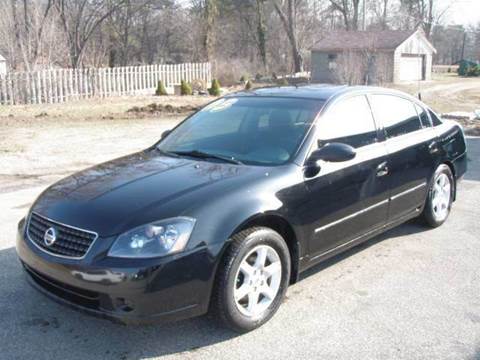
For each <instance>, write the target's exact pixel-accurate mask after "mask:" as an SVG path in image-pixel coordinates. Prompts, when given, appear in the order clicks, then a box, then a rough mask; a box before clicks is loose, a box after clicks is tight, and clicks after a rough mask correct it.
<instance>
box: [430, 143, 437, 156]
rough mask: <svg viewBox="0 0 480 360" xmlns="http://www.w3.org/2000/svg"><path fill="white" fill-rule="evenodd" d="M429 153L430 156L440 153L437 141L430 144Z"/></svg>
mask: <svg viewBox="0 0 480 360" xmlns="http://www.w3.org/2000/svg"><path fill="white" fill-rule="evenodd" d="M428 151H429V152H430V154H435V153H436V152H437V151H438V143H437V142H436V141H432V142H431V143H430V144H428Z"/></svg>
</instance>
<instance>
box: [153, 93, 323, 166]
mask: <svg viewBox="0 0 480 360" xmlns="http://www.w3.org/2000/svg"><path fill="white" fill-rule="evenodd" d="M322 105H323V103H322V102H320V101H318V100H309V99H295V98H279V97H277V98H268V97H238V98H223V99H220V100H218V101H215V102H213V103H211V104H210V105H208V106H206V107H205V108H203V109H202V110H201V111H199V112H198V113H196V114H195V115H193V116H192V117H190V118H189V119H188V120H186V121H185V122H183V123H182V124H181V125H180V126H178V127H177V128H176V129H174V130H173V131H172V132H171V133H170V134H169V135H168V136H167V137H166V138H165V139H163V140H162V141H161V142H160V143H159V144H158V145H157V147H158V149H159V150H161V151H163V152H166V153H176V154H177V155H180V156H188V155H189V154H190V155H193V156H198V155H199V154H201V155H202V156H203V157H207V155H209V154H210V155H213V156H214V157H216V158H217V159H221V158H222V157H223V158H225V159H227V158H228V159H232V160H235V161H238V162H241V163H245V164H257V165H280V164H284V163H286V162H288V161H289V160H290V159H291V158H292V156H293V155H294V154H295V152H296V150H297V148H298V147H299V146H300V144H301V142H302V139H303V138H304V136H305V133H306V132H307V130H308V129H309V128H310V125H311V123H312V121H313V120H314V118H315V115H316V114H317V112H318V111H319V110H320V108H321V106H322Z"/></svg>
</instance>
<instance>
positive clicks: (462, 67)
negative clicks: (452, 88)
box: [458, 60, 478, 76]
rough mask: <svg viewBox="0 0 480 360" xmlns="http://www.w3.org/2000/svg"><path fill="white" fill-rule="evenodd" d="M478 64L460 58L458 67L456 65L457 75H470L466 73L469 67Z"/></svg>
mask: <svg viewBox="0 0 480 360" xmlns="http://www.w3.org/2000/svg"><path fill="white" fill-rule="evenodd" d="M476 66H478V65H477V64H476V63H474V62H473V61H468V60H461V61H460V64H459V67H458V75H460V76H472V75H468V72H469V70H470V68H471V67H476Z"/></svg>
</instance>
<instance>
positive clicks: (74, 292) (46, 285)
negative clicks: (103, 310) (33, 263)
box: [23, 264, 100, 309]
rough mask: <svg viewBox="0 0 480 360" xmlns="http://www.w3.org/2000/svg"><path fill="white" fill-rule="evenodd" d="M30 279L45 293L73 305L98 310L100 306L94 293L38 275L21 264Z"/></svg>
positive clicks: (98, 297) (97, 295) (98, 298)
mask: <svg viewBox="0 0 480 360" xmlns="http://www.w3.org/2000/svg"><path fill="white" fill-rule="evenodd" d="M23 266H24V268H25V270H26V271H27V273H28V274H29V275H30V277H31V279H32V280H33V281H35V283H36V284H37V285H39V286H40V287H42V288H43V289H45V290H46V291H48V292H50V293H52V294H54V295H56V296H58V297H60V298H62V299H64V300H66V301H68V302H71V303H74V304H78V305H81V306H84V307H87V308H91V309H98V308H99V306H100V294H99V293H97V292H95V291H90V290H84V289H79V288H77V287H74V286H70V285H67V284H64V283H61V282H59V281H57V280H54V279H52V278H50V277H47V276H45V275H43V274H40V273H38V272H37V271H35V270H33V269H32V268H31V267H29V266H27V265H26V264H23Z"/></svg>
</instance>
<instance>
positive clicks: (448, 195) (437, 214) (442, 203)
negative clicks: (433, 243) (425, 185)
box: [423, 164, 455, 227]
mask: <svg viewBox="0 0 480 360" xmlns="http://www.w3.org/2000/svg"><path fill="white" fill-rule="evenodd" d="M454 193H455V179H454V177H453V174H452V171H451V170H450V168H449V167H448V166H447V165H445V164H441V165H440V166H439V167H438V168H437V170H436V171H435V174H434V175H433V179H432V182H431V184H430V189H429V191H428V196H427V200H426V204H425V209H424V211H423V219H424V220H425V221H426V223H427V224H428V225H430V226H431V227H438V226H440V225H442V224H443V223H444V222H445V221H446V220H447V218H448V215H449V214H450V209H451V207H452V202H453V196H454Z"/></svg>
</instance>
